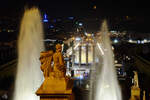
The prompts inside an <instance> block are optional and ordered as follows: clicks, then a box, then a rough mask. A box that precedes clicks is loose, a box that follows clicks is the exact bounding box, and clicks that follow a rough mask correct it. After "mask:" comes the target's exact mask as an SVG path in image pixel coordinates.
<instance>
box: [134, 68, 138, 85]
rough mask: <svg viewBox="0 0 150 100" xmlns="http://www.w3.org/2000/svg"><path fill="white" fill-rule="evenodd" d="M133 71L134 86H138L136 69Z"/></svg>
mask: <svg viewBox="0 0 150 100" xmlns="http://www.w3.org/2000/svg"><path fill="white" fill-rule="evenodd" d="M133 72H134V80H133V81H134V86H135V87H139V80H138V73H137V72H136V71H133Z"/></svg>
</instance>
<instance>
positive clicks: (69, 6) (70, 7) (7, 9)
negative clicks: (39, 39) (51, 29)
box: [0, 0, 150, 17]
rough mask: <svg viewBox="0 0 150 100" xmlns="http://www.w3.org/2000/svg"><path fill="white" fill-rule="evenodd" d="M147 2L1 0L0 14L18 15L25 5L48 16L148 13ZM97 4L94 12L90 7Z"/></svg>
mask: <svg viewBox="0 0 150 100" xmlns="http://www.w3.org/2000/svg"><path fill="white" fill-rule="evenodd" d="M148 4H149V3H147V2H144V1H142V0H141V1H140V2H137V1H135V0H120V1H119V0H114V1H113V0H104V1H103V0H1V1H0V16H5V15H6V16H15V15H18V14H19V15H20V14H22V13H23V11H24V7H25V6H31V5H36V6H38V7H39V8H40V10H41V11H42V12H48V13H49V15H50V16H58V17H59V16H71V15H77V16H80V15H81V16H88V15H94V14H96V15H113V16H120V15H138V16H144V15H149V12H150V9H149V6H148ZM93 5H96V6H97V10H96V13H95V12H94V10H93V9H92V7H93Z"/></svg>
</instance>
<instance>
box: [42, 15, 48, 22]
mask: <svg viewBox="0 0 150 100" xmlns="http://www.w3.org/2000/svg"><path fill="white" fill-rule="evenodd" d="M43 22H45V23H47V22H48V19H47V15H46V14H44V19H43Z"/></svg>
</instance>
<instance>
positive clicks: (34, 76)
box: [13, 8, 44, 100]
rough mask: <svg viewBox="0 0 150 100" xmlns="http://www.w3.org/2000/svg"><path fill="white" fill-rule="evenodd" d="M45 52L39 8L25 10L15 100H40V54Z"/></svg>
mask: <svg viewBox="0 0 150 100" xmlns="http://www.w3.org/2000/svg"><path fill="white" fill-rule="evenodd" d="M43 50H44V43H43V26H42V23H41V16H40V12H39V10H38V9H37V8H31V9H27V10H25V13H24V16H23V18H22V21H21V27H20V34H19V40H18V65H17V74H16V80H15V89H14V95H13V100H38V99H39V97H37V96H36V95H35V92H36V90H37V89H38V87H39V86H40V85H41V83H42V81H43V80H42V79H43V78H42V77H43V75H42V73H41V70H40V61H39V57H40V52H41V51H43Z"/></svg>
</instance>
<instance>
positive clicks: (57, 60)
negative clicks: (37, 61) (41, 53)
mask: <svg viewBox="0 0 150 100" xmlns="http://www.w3.org/2000/svg"><path fill="white" fill-rule="evenodd" d="M61 50H62V47H61V45H60V44H57V45H56V52H55V53H54V55H53V60H54V70H53V71H54V73H55V75H56V77H59V78H61V77H65V75H66V68H65V65H64V58H63V55H62V53H61Z"/></svg>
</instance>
